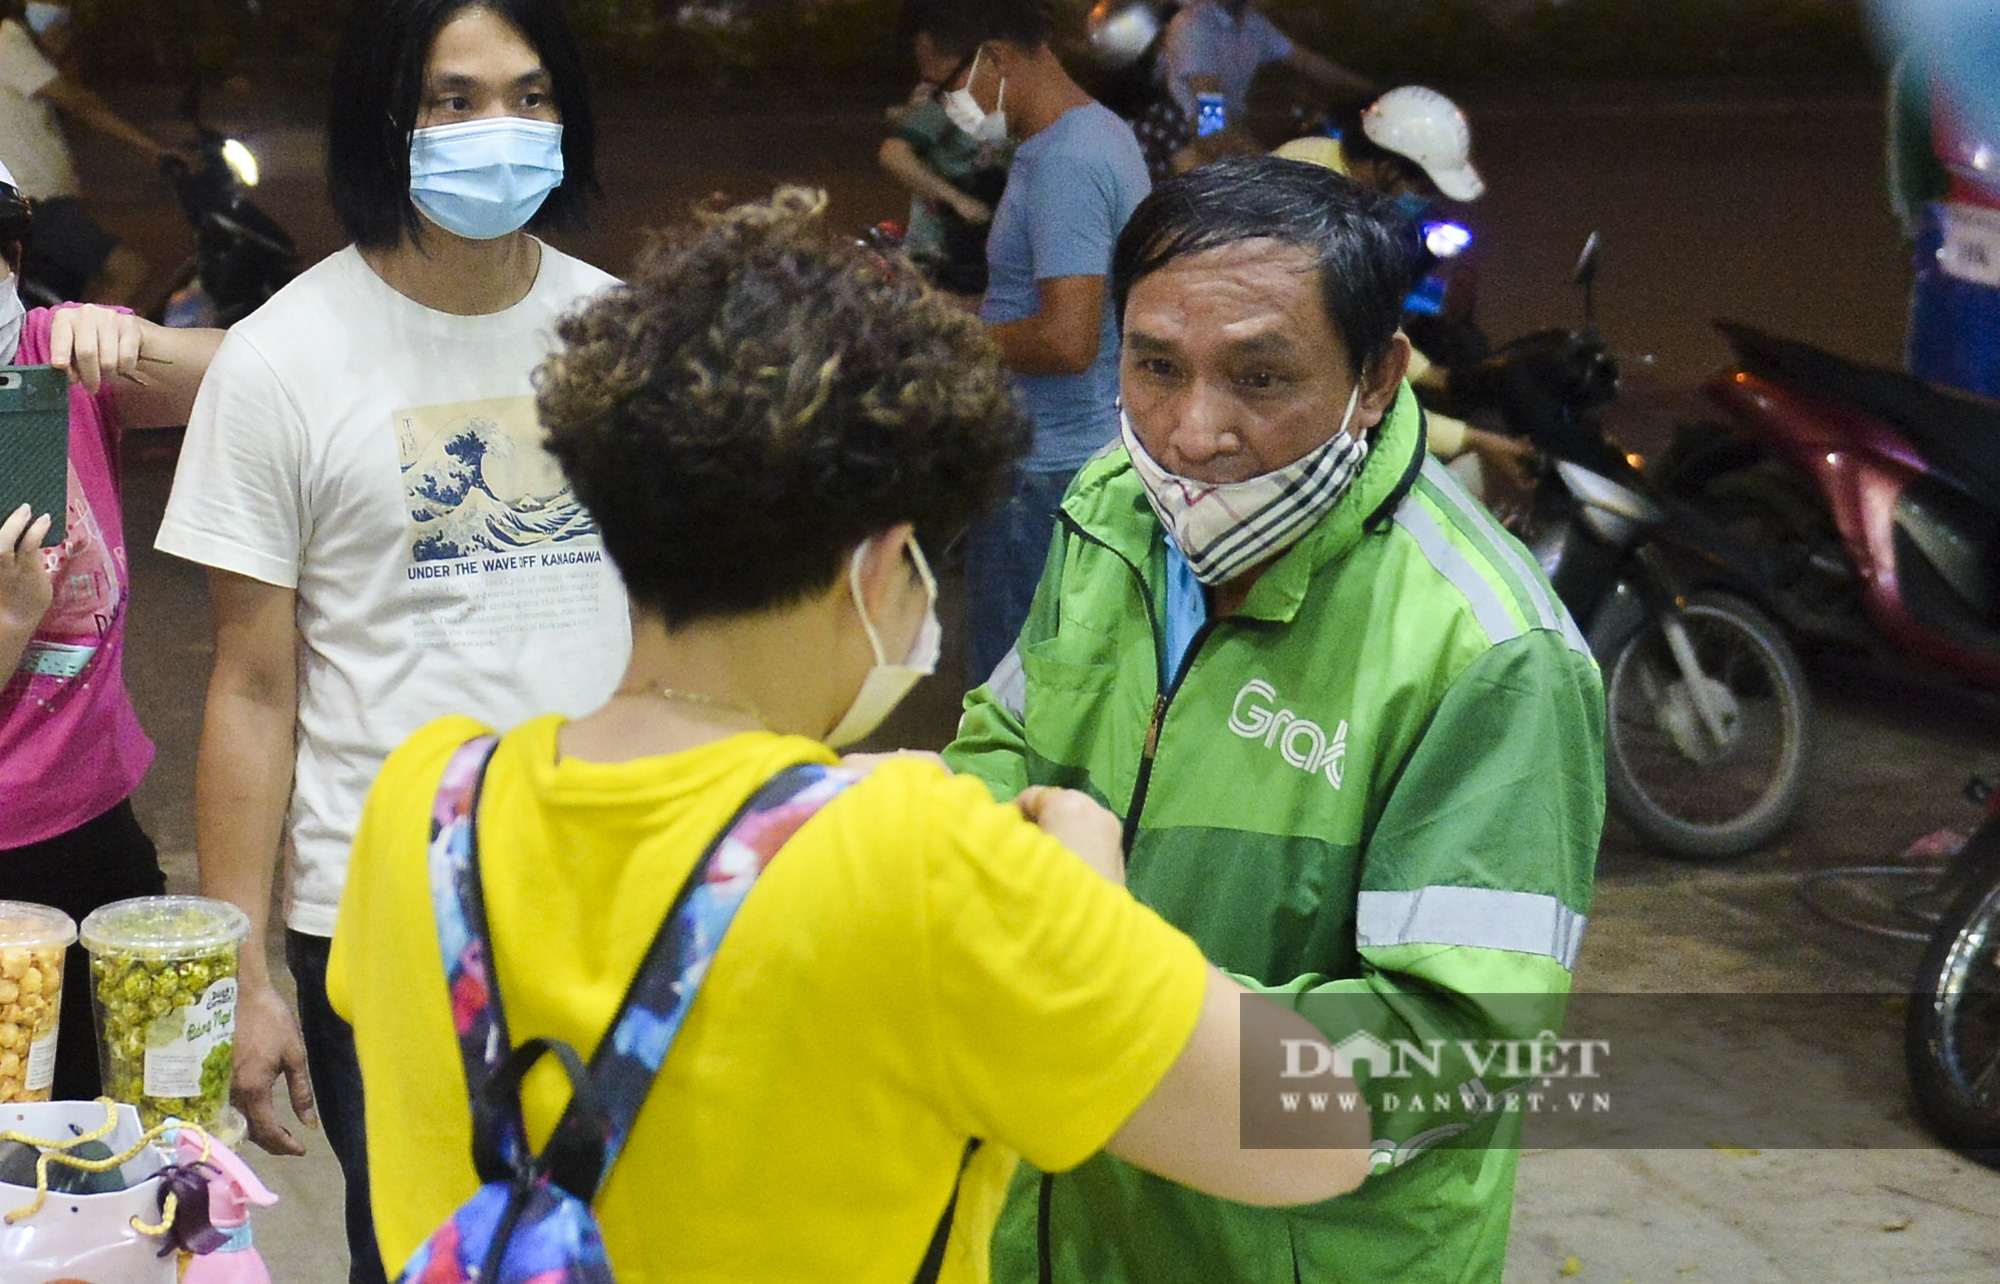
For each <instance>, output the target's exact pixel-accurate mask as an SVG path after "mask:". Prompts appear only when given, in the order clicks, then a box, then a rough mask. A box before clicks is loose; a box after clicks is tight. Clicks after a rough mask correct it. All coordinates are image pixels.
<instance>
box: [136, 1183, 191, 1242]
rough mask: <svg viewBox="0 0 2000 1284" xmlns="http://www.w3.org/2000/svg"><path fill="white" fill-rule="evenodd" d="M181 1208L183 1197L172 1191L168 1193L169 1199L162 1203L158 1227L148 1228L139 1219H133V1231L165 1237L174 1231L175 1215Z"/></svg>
mask: <svg viewBox="0 0 2000 1284" xmlns="http://www.w3.org/2000/svg"><path fill="white" fill-rule="evenodd" d="M180 1206H181V1197H180V1196H179V1195H176V1194H174V1192H172V1191H171V1190H170V1191H168V1192H167V1197H166V1198H165V1199H164V1200H162V1201H160V1224H159V1225H158V1226H148V1225H146V1223H144V1222H142V1221H140V1220H139V1219H138V1218H137V1217H134V1218H133V1219H132V1229H133V1230H135V1231H138V1232H139V1233H140V1234H141V1235H164V1234H166V1233H167V1231H169V1230H170V1229H172V1227H173V1224H174V1214H175V1213H176V1212H178V1211H179V1210H180Z"/></svg>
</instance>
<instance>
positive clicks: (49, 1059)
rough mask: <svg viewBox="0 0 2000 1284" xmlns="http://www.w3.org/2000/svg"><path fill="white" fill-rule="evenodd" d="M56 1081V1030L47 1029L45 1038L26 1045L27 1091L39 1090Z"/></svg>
mask: <svg viewBox="0 0 2000 1284" xmlns="http://www.w3.org/2000/svg"><path fill="white" fill-rule="evenodd" d="M55 1081H56V1032H55V1031H54V1030H51V1031H49V1033H48V1037H47V1038H45V1039H37V1040H35V1041H34V1042H33V1043H32V1044H29V1045H28V1081H27V1083H26V1085H25V1086H26V1088H27V1090H28V1091H29V1092H40V1091H41V1090H42V1089H44V1088H47V1087H50V1086H51V1085H53V1084H54V1083H55Z"/></svg>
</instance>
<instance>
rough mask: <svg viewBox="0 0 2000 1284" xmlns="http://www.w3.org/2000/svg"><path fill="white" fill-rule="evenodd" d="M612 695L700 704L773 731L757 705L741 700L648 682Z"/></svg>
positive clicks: (620, 689) (620, 690) (625, 688)
mask: <svg viewBox="0 0 2000 1284" xmlns="http://www.w3.org/2000/svg"><path fill="white" fill-rule="evenodd" d="M611 694H613V695H620V696H637V695H656V696H658V697H660V699H662V700H679V701H681V702H683V703H686V704H698V705H702V706H704V707H705V708H709V709H720V710H722V711H724V712H725V713H737V714H741V715H743V716H744V717H746V718H748V719H750V721H752V722H754V723H756V724H757V725H758V726H759V727H761V728H763V729H764V730H765V731H769V730H770V729H771V724H770V723H769V722H768V721H766V720H765V718H764V715H763V714H761V713H759V712H757V709H756V706H755V705H750V704H745V703H743V702H742V701H739V700H725V699H723V698H722V697H721V696H712V695H703V694H702V693H701V692H699V691H682V690H679V689H677V688H675V687H670V686H665V685H663V684H661V683H659V682H647V683H643V684H641V685H639V686H636V687H620V688H618V689H617V690H616V691H614V692H612V693H611Z"/></svg>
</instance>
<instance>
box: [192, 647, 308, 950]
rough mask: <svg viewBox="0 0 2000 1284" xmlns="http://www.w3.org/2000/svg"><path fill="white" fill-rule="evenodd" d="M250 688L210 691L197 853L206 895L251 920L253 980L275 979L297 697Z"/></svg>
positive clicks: (197, 789)
mask: <svg viewBox="0 0 2000 1284" xmlns="http://www.w3.org/2000/svg"><path fill="white" fill-rule="evenodd" d="M280 685H281V686H284V687H287V688H290V689H284V690H267V691H263V692H255V691H246V690H244V689H242V688H241V687H240V686H238V685H237V684H236V683H234V682H232V681H230V680H229V679H228V678H227V677H226V676H224V675H221V674H218V676H217V678H216V679H215V680H213V681H212V682H211V684H210V687H209V697H208V711H207V714H206V716H205V717H204V719H203V722H202V734H201V750H200V754H199V757H198V758H197V760H196V766H195V786H194V811H195V848H196V851H197V853H198V859H199V862H200V867H201V892H202V895H204V896H213V897H215V898H217V899H219V900H225V901H229V902H230V903H232V904H234V905H236V906H238V907H240V908H241V909H242V910H243V912H244V913H246V914H248V915H249V916H250V940H249V943H248V944H247V945H246V946H245V948H244V949H243V951H242V959H243V962H242V968H243V973H244V979H245V981H246V983H250V984H259V983H264V982H267V981H268V980H269V976H268V971H267V968H266V966H265V957H266V955H265V942H266V938H267V932H266V926H267V923H268V921H269V919H270V916H271V890H272V886H273V883H274V882H275V880H276V876H277V865H278V847H279V844H280V842H281V840H282V838H283V833H284V818H285V808H286V805H287V803H288V802H289V801H290V798H291V788H292V755H293V727H294V724H295V723H296V720H297V693H296V688H295V687H292V685H291V684H280Z"/></svg>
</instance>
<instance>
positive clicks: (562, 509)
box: [158, 0, 630, 1284]
mask: <svg viewBox="0 0 2000 1284" xmlns="http://www.w3.org/2000/svg"><path fill="white" fill-rule="evenodd" d="M592 158H593V131H592V126H591V115H590V105H589V103H588V101H587V100H586V99H585V97H584V79H583V70H582V65H581V62H580V60H579V58H578V54H577V50H576V45H575V41H574V39H573V37H572V35H571V32H570V29H569V26H568V24H567V21H566V19H565V18H564V16H563V13H562V10H561V8H560V7H559V5H558V4H557V3H556V0H483V2H480V3H470V2H468V0H360V2H359V3H357V4H356V5H355V6H354V9H353V13H352V15H351V17H350V19H349V23H348V27H347V30H346V33H345V36H344V38H343V41H342V44H341V47H340V51H339V55H338V59H337V61H336V64H335V69H334V79H333V104H332V110H331V112H330V115H329V118H328V129H327V176H328V188H329V190H330V192H331V193H332V197H333V202H334V207H335V210H336V212H338V213H339V215H340V217H341V221H342V223H343V224H344V225H345V227H346V229H347V232H348V234H349V235H350V236H352V237H353V238H354V244H353V245H352V246H351V247H349V248H348V249H346V250H343V251H341V252H340V253H338V254H335V255H333V256H331V257H330V258H328V259H326V260H324V261H323V262H321V263H320V264H318V265H317V266H315V267H314V268H312V269H311V270H310V271H308V272H306V273H305V274H303V275H302V276H300V277H299V278H298V280H296V281H295V282H293V283H292V284H291V285H289V286H287V287H286V288H285V289H284V290H283V291H281V292H280V293H279V294H277V295H276V296H274V297H273V298H272V299H271V300H270V302H268V303H266V304H265V305H264V306H263V307H262V308H260V309H258V311H257V312H256V313H255V314H254V315H253V316H251V317H250V318H248V319H247V320H245V321H243V322H242V323H240V324H239V325H237V326H236V327H235V328H234V329H233V330H231V331H230V334H229V339H228V341H227V342H225V343H224V344H223V346H222V349H221V351H220V352H219V353H218V354H217V356H216V360H215V364H214V367H213V369H212V370H211V371H210V373H209V378H208V380H207V382H206V383H205V384H204V385H203V387H202V394H201V397H200V399H199V401H197V403H196V405H195V412H194V419H193V422H192V423H191V424H190V426H189V429H188V436H187V442H186V444H185V446H184V447H183V448H182V451H181V461H180V469H179V472H178V473H177V474H176V476H175V478H174V490H173V495H172V498H171V499H170V501H169V503H168V505H167V512H166V517H165V519H164V520H163V521H162V523H161V526H160V534H159V540H158V546H159V547H160V548H161V549H162V550H163V551H165V552H169V553H173V554H176V555H178V556H181V557H185V558H188V559H189V560H191V561H195V562H199V563H201V564H203V565H205V566H207V567H208V568H209V571H210V575H209V586H210V599H211V603H212V613H213V619H214V624H215V670H214V676H213V678H212V679H211V681H210V684H209V692H208V709H207V716H206V720H205V722H204V724H203V728H202V739H201V751H200V759H199V762H198V764H197V774H196V782H195V828H196V845H197V848H198V852H199V856H200V861H201V885H202V891H203V892H204V893H205V894H206V895H209V896H216V897H220V898H222V899H224V900H228V901H233V902H235V903H236V904H237V905H240V906H241V907H242V908H243V909H244V910H245V911H246V912H247V913H248V914H249V915H250V918H251V922H252V924H253V925H254V927H253V935H252V937H251V940H250V943H249V945H248V947H247V948H246V949H245V950H244V954H243V972H242V977H241V982H242V994H241V998H240V1000H239V1006H238V1010H237V1022H238V1025H237V1033H236V1080H235V1100H236V1104H237V1105H238V1107H239V1108H241V1109H242V1111H243V1112H244V1114H245V1116H246V1117H247V1118H248V1119H249V1121H250V1135H251V1138H252V1139H253V1140H255V1141H256V1142H257V1143H258V1144H260V1145H262V1146H264V1147H265V1148H266V1149H268V1150H271V1151H273V1152H276V1153H281V1154H284V1153H290V1154H297V1153H302V1148H301V1146H300V1144H299V1142H298V1141H297V1140H296V1139H295V1138H294V1137H293V1136H292V1134H291V1133H290V1132H289V1131H288V1130H287V1129H286V1128H285V1127H284V1126H283V1125H282V1124H280V1123H279V1120H278V1116H277V1113H276V1111H275V1109H274V1107H273V1104H272V1096H271V1090H272V1085H273V1082H274V1081H275V1080H276V1079H277V1078H278V1077H280V1076H282V1077H284V1078H285V1080H286V1081H287V1084H288V1086H289V1088H290V1093H291V1101H292V1107H293V1109H294V1110H295V1111H296V1112H297V1113H298V1115H299V1117H300V1119H301V1120H303V1121H305V1122H307V1123H311V1122H313V1121H314V1119H315V1113H314V1112H315V1100H316V1099H317V1103H318V1106H319V1107H320V1108H322V1109H323V1110H324V1113H325V1117H326V1124H327V1135H328V1140H329V1141H330V1142H331V1144H332V1145H333V1148H334V1151H335V1153H336V1154H337V1155H338V1156H339V1158H340V1162H341V1169H342V1172H343V1173H344V1174H345V1175H346V1178H347V1188H348V1206H347V1213H348V1220H347V1230H348V1247H349V1250H350V1252H351V1255H352V1259H353V1265H352V1269H351V1274H350V1278H351V1279H352V1280H354V1281H355V1284H364V1282H366V1281H379V1280H381V1279H382V1277H383V1276H382V1266H381V1262H380V1259H379V1257H378V1255H377V1253H376V1250H375V1240H374V1235H373V1233H372V1231H371V1229H370V1220H369V1216H368V1199H367V1165H366V1159H365V1146H364V1142H363V1133H362V1121H363V1114H362V1103H361V1077H360V1071H359V1069H358V1067H357V1066H356V1063H355V1059H354V1045H353V1040H352V1036H351V1034H350V1032H349V1031H348V1028H347V1026H346V1023H345V1022H343V1021H341V1020H340V1019H339V1018H338V1017H337V1016H335V1015H334V1013H333V1011H332V1009H331V1008H329V1007H328V1006H327V1002H326V993H325V974H326V958H327V951H328V948H329V941H330V938H331V936H332V934H333V923H334V914H335V910H336V908H337V906H338V904H339V900H340V892H341V887H342V884H343V882H344V880H345V875H346V868H347V858H348V847H349V845H350V843H351V842H352V840H353V835H354V827H355V824H356V822H357V821H358V820H359V818H360V814H361V803H362V799H363V797H364V796H365V794H366V793H367V789H368V785H369V783H370V782H371V781H372V780H373V779H374V778H375V773H376V771H377V770H378V769H379V768H380V767H381V765H382V760H383V759H384V758H385V757H387V756H388V753H389V751H390V750H391V749H393V748H395V747H396V745H397V744H399V743H401V742H402V741H403V740H404V739H405V738H406V737H407V736H408V735H409V734H410V733H411V732H412V731H414V730H416V729H417V728H418V727H420V726H422V725H423V724H424V723H426V722H428V721H430V720H431V719H432V718H435V717H438V716H440V715H442V714H445V713H451V712H461V711H462V712H468V713H471V714H474V715H475V716H477V717H479V718H481V719H483V720H484V721H486V722H489V723H493V724H495V725H499V726H510V725H512V724H513V723H515V722H518V721H520V720H521V719H523V718H526V717H528V716H530V715H532V714H537V713H541V712H544V711H546V710H549V709H560V710H564V711H566V712H571V713H582V712H583V711H585V710H587V709H591V708H594V707H596V705H597V704H598V703H600V702H601V701H602V700H603V699H604V697H605V696H606V695H607V694H608V693H609V692H610V690H611V683H612V681H613V680H614V678H615V677H616V675H617V673H618V671H619V669H620V668H621V667H622V666H623V664H624V662H625V657H626V653H627V649H628V647H629V644H630V630H629V626H628V624H627V621H626V610H625V599H624V595H623V592H622V590H621V589H620V587H619V585H618V579H617V576H616V575H615V574H614V573H613V571H612V570H611V567H610V566H609V565H608V564H607V563H606V562H605V560H604V555H603V546H602V543H601V542H600V541H599V539H598V536H597V532H596V530H595V528H594V527H593V526H592V525H591V522H590V518H589V516H588V514H586V513H585V512H584V511H583V510H582V508H581V506H580V505H579V504H578V503H577V500H576V497H575V495H574V494H573V493H572V492H571V490H570V488H569V485H568V484H567V483H566V482H565V481H564V480H563V478H562V474H561V471H560V470H559V469H558V468H557V467H556V465H555V462H554V461H553V460H552V459H551V458H550V457H549V456H548V455H547V453H546V452H545V451H544V450H543V448H542V445H541V436H542V434H541V427H540V425H539V424H538V423H537V421H536V418H535V409H534V400H533V397H532V395H531V389H530V385H529V373H530V372H531V371H532V370H533V369H534V368H535V366H536V365H537V364H538V363H539V362H540V361H541V360H542V359H543V357H545V356H546V355H547V354H548V351H549V348H550V346H551V344H552V343H553V336H552V329H553V326H554V324H555V320H556V318H557V317H558V316H560V315H562V314H563V313H565V312H568V311H570V310H571V309H573V308H574V307H575V306H576V305H577V304H579V303H581V302H583V301H584V300H586V299H588V298H589V297H591V296H592V295H594V294H596V293H598V292H599V291H601V290H602V289H603V288H604V287H605V286H607V285H609V284H610V283H611V278H610V277H608V276H606V275H605V274H604V273H602V272H600V271H598V270H596V269H595V268H592V267H590V266H589V265H587V264H584V263H581V262H579V261H577V260H575V259H572V258H570V257H568V256H566V255H563V254H561V253H558V252H557V251H556V250H554V249H552V248H550V247H549V246H547V245H545V244H543V243H542V242H541V241H540V240H538V239H536V238H535V237H534V236H532V235H530V234H529V232H528V230H527V229H528V228H529V227H530V226H534V225H539V224H544V223H554V222H559V221H561V220H565V219H569V218H573V217H575V216H576V215H578V214H579V212H580V210H581V207H582V204H583V200H584V198H585V196H586V195H588V194H590V193H591V192H593V191H594V189H595V181H594V177H593V159H592ZM301 648H302V654H301ZM287 836H289V838H290V840H291V844H292V847H293V850H294V853H295V854H294V857H293V863H292V868H291V878H290V887H289V894H288V896H287V907H288V908H287V913H286V920H285V921H286V927H287V929H288V930H287V932H286V935H285V957H286V960H287V962H288V964H289V966H290V968H291V972H292V977H293V979H294V980H295V981H296V982H297V983H298V993H299V1015H298V1018H296V1019H295V1018H294V1017H293V1014H292V1012H291V1011H290V1010H289V1009H288V1008H287V1007H286V1005H285V1003H284V1001H283V999H282V998H281V997H280V996H279V994H278V992H277V990H275V989H274V988H273V987H272V984H271V980H270V977H269V976H268V974H267V972H266V967H265V957H266V954H265V943H266V936H265V924H266V920H267V919H268V918H269V916H270V904H271V885H272V880H273V877H274V870H275V866H276V860H277V853H278V850H279V847H280V844H281V843H282V842H283V841H284V839H285V838H286V837H287ZM301 1025H302V1026H303V1039H302V1038H301ZM308 1065H310V1067H311V1074H310V1078H308V1074H307V1067H308ZM315 1089H317V1098H316V1097H315Z"/></svg>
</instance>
